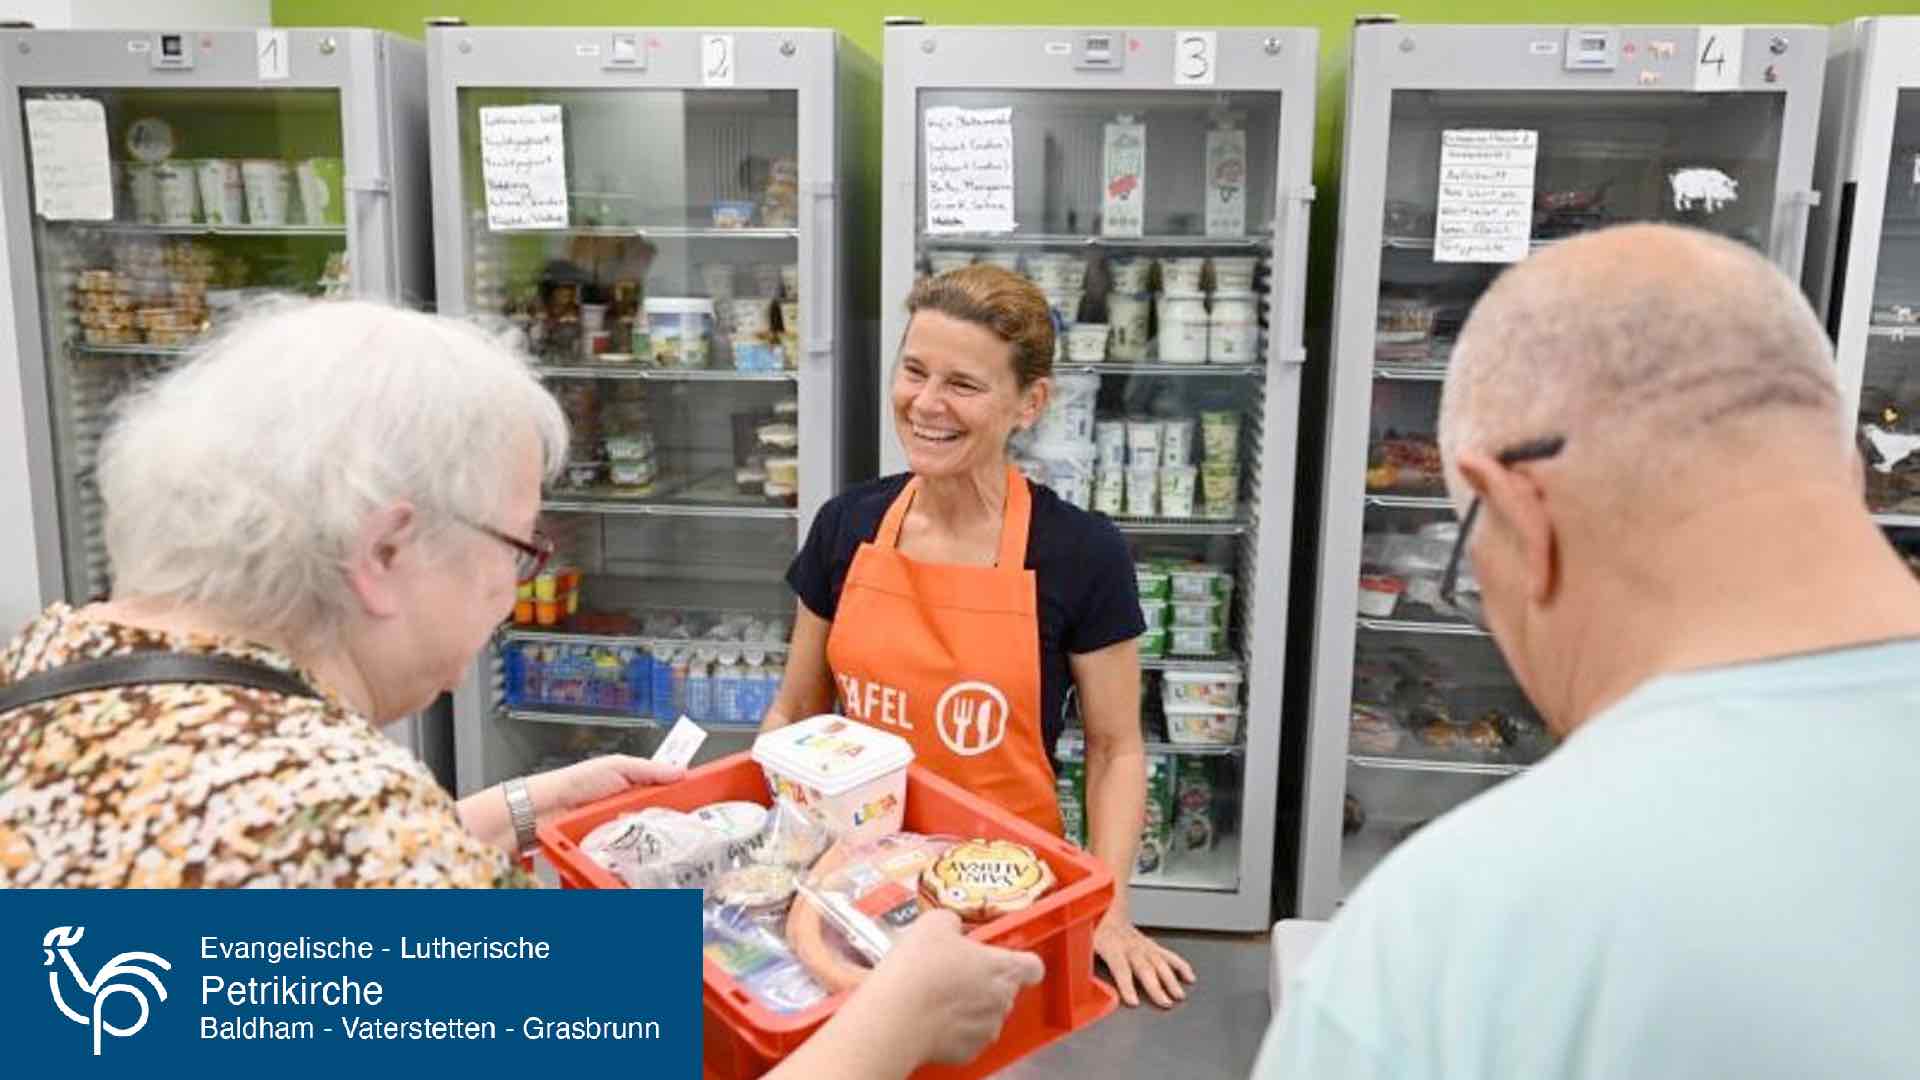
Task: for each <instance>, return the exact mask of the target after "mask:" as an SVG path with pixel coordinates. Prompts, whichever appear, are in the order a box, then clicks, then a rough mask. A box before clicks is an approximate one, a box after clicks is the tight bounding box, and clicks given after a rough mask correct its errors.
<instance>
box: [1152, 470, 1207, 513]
mask: <svg viewBox="0 0 1920 1080" xmlns="http://www.w3.org/2000/svg"><path fill="white" fill-rule="evenodd" d="M1199 472H1200V470H1199V469H1196V468H1194V467H1193V466H1192V465H1162V466H1161V467H1160V513H1161V516H1163V517H1170V518H1190V517H1192V516H1193V495H1194V486H1195V484H1194V480H1195V477H1197V476H1198V475H1199Z"/></svg>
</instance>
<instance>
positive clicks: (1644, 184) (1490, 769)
mask: <svg viewBox="0 0 1920 1080" xmlns="http://www.w3.org/2000/svg"><path fill="white" fill-rule="evenodd" d="M1783 108H1784V95H1782V94H1778V93H1733V94H1715V95H1705V94H1691V93H1650V94H1637V93H1636V94H1633V95H1621V94H1614V95H1593V94H1575V93H1551V92H1499V93H1492V92H1474V93H1465V92H1442V91H1427V90H1417V91H1416V90H1398V91H1395V92H1394V94H1393V99H1392V126H1391V136H1390V140H1389V146H1388V158H1387V163H1386V177H1387V182H1386V202H1385V205H1384V207H1383V208H1382V213H1383V241H1382V243H1383V251H1382V255H1381V263H1380V267H1381V269H1380V280H1379V283H1378V288H1379V297H1378V307H1377V312H1378V314H1377V320H1376V327H1375V331H1374V334H1373V356H1372V362H1373V376H1374V379H1373V394H1372V401H1371V412H1370V420H1369V432H1368V439H1369V445H1368V447H1367V468H1366V473H1365V494H1364V505H1365V517H1364V527H1363V528H1364V531H1363V540H1362V546H1361V557H1360V578H1359V580H1358V582H1357V583H1356V585H1357V587H1358V596H1359V601H1358V610H1359V618H1358V629H1357V633H1356V636H1355V639H1354V642H1355V643H1354V646H1353V650H1354V651H1353V681H1352V691H1351V717H1350V722H1349V725H1348V729H1347V737H1348V744H1347V759H1346V787H1345V798H1344V808H1343V809H1344V815H1343V832H1344V836H1345V840H1344V844H1343V849H1342V855H1341V862H1340V888H1341V895H1345V894H1346V893H1348V892H1351V891H1352V889H1353V887H1354V886H1355V885H1356V884H1358V882H1359V881H1360V879H1361V878H1362V877H1364V876H1365V874H1366V873H1367V872H1368V871H1369V870H1371V869H1372V867H1373V866H1374V864H1375V863H1377V862H1378V861H1379V860H1380V859H1381V858H1382V857H1383V856H1384V855H1385V854H1386V852H1388V851H1389V850H1391V849H1392V848H1393V847H1394V846H1395V845H1396V844H1398V843H1399V842H1400V841H1401V840H1403V839H1405V838H1406V837H1407V836H1408V835H1410V834H1411V833H1413V832H1414V831H1416V830H1418V829H1419V828H1420V827H1421V826H1422V825H1424V824H1425V823H1426V822H1428V821H1429V820H1431V819H1432V818H1434V817H1435V816H1437V815H1439V814H1441V813H1444V812H1446V811H1447V810H1449V809H1451V808H1452V807H1454V806H1455V805H1457V804H1459V803H1460V802H1462V801H1464V800H1466V799H1467V798H1469V797H1471V796H1473V795H1475V794H1478V793H1479V792H1481V791H1484V790H1485V789H1487V788H1488V787H1490V786H1491V785H1493V784H1494V783H1497V782H1498V781H1499V779H1500V778H1502V777H1505V776H1508V775H1511V774H1513V773H1516V772H1519V771H1521V770H1523V769H1525V768H1526V767H1527V766H1528V765H1530V764H1532V763H1533V762H1535V761H1537V760H1538V759H1539V758H1540V757H1541V756H1542V755H1544V754H1545V753H1547V752H1548V750H1550V749H1551V745H1552V742H1551V739H1550V738H1549V737H1548V735H1547V733H1546V731H1545V729H1544V727H1543V726H1542V724H1541V722H1540V720H1539V718H1538V717H1537V716H1536V715H1535V713H1534V711H1533V709H1532V708H1531V706H1530V705H1529V704H1528V702H1527V700H1526V697H1525V696H1524V695H1523V694H1522V693H1521V692H1520V690H1519V688H1518V687H1517V686H1516V685H1515V684H1514V682H1513V679H1512V676H1511V675H1510V673H1509V672H1508V671H1507V669H1506V668H1505V666H1504V664H1503V663H1502V661H1501V658H1500V655H1499V652H1498V651H1497V649H1496V648H1495V646H1494V643H1493V639H1492V638H1491V637H1489V636H1487V635H1486V634H1485V633H1483V632H1481V631H1479V630H1477V629H1475V628H1474V627H1473V626H1472V625H1471V624H1470V623H1468V622H1465V621H1464V620H1463V619H1462V618H1461V615H1460V613H1459V612H1457V611H1454V610H1451V609H1450V608H1449V607H1448V605H1447V604H1445V603H1444V602H1443V601H1442V600H1441V598H1440V595H1439V585H1440V578H1441V575H1442V573H1443V572H1444V570H1445V567H1446V561H1447V558H1448V555H1449V554H1450V552H1451V551H1452V548H1453V544H1454V541H1455V538H1456V537H1457V536H1458V533H1459V527H1458V524H1457V520H1456V517H1455V512H1454V508H1453V507H1452V506H1451V504H1449V502H1448V501H1447V499H1446V494H1445V489H1444V487H1443V484H1442V479H1441V474H1440V454H1439V449H1438V446H1437V444H1436V442H1435V438H1434V436H1435V425H1436V423H1437V420H1438V413H1439V402H1440V387H1441V381H1442V380H1443V379H1444V378H1445V375H1446V365H1447V358H1448V355H1449V353H1450V351H1451V349H1452V345H1453V339H1454V336H1455V335H1456V334H1457V332H1458V331H1459V328H1460V326H1461V324H1462V322H1463V321H1464V320H1465V318H1466V316H1467V312H1468V310H1469V309H1470V308H1471V307H1472V305H1473V303H1474V301H1475V300H1476V299H1477V298H1478V297H1479V295H1480V293H1481V292H1482V291H1483V290H1485V289H1486V287H1487V286H1488V285H1489V284H1490V283H1491V282H1492V280H1493V278H1494V276H1495V275H1496V274H1497V273H1498V272H1499V271H1500V270H1501V269H1502V264H1501V263H1496V262H1485V261H1451V260H1459V259H1462V258H1468V259H1478V258H1483V257H1485V253H1486V250H1487V249H1486V247H1484V246H1481V245H1493V246H1500V245H1516V238H1517V246H1514V247H1513V250H1511V251H1510V252H1509V254H1510V255H1511V257H1513V258H1518V257H1520V256H1523V255H1524V254H1525V253H1526V251H1527V250H1528V249H1529V248H1532V249H1537V248H1539V247H1540V246H1542V245H1545V244H1550V243H1552V242H1554V241H1556V240H1559V239H1563V238H1566V237H1569V236H1574V235H1577V234H1579V233H1581V232H1584V231H1586V230H1589V229H1594V228H1599V227H1602V226H1605V225H1608V224H1613V223H1618V222H1628V221H1665V222H1674V223H1681V224H1686V225H1690V226H1693V227H1696V228H1702V229H1708V230H1711V231H1713V232H1717V233H1720V234H1722V235H1724V236H1728V237H1731V238H1733V239H1736V240H1739V241H1741V242H1742V243H1746V244H1750V245H1753V246H1755V247H1757V248H1760V249H1762V250H1763V251H1764V250H1765V249H1766V247H1767V245H1768V242H1769V238H1770V237H1772V236H1773V227H1774V222H1773V220H1772V217H1773V212H1774V207H1775V205H1776V202H1777V200H1776V198H1775V193H1774V191H1773V190H1772V189H1773V185H1774V182H1775V181H1774V177H1775V172H1776V166H1777V162H1778V159H1779V153H1780V132H1781V118H1782V112H1783ZM1490 146H1493V147H1497V148H1498V149H1496V150H1494V151H1493V152H1492V153H1488V149H1489V147H1490ZM1463 149H1466V150H1469V151H1470V153H1465V154H1462V153H1460V151H1461V150H1463ZM1503 185H1505V186H1503ZM1516 191H1517V192H1518V194H1517V195H1516V194H1514V192H1516ZM1334 497H1335V498H1339V497H1340V496H1339V495H1338V494H1337V493H1336V494H1335V496H1334ZM1349 497H1350V496H1349ZM1468 573H1469V578H1468V580H1467V581H1465V582H1463V587H1467V588H1471V584H1472V583H1471V578H1470V573H1471V571H1470V569H1469V571H1468ZM1330 587H1331V586H1330Z"/></svg>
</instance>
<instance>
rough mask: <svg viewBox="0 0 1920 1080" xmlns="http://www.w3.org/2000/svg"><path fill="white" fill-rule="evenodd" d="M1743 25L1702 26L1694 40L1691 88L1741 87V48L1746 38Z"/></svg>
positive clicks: (1722, 88) (1724, 88)
mask: <svg viewBox="0 0 1920 1080" xmlns="http://www.w3.org/2000/svg"><path fill="white" fill-rule="evenodd" d="M1746 29H1747V28H1746V27H1744V26H1703V27H1701V28H1700V36H1699V37H1698V38H1696V39H1695V41H1694V54H1693V88H1694V89H1695V90H1738V89H1740V52H1741V48H1740V47H1741V45H1742V44H1743V43H1744V42H1745V40H1746V36H1747V33H1746Z"/></svg>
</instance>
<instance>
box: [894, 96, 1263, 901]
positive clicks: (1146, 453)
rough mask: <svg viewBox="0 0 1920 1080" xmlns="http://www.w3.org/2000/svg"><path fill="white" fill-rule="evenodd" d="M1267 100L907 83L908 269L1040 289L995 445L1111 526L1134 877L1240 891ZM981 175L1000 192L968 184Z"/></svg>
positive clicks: (1079, 803)
mask: <svg viewBox="0 0 1920 1080" xmlns="http://www.w3.org/2000/svg"><path fill="white" fill-rule="evenodd" d="M1280 101H1281V95H1280V94H1279V93H1278V92H1245V91H1236V92H1220V93H1213V94H1201V95H1196V94H1191V93H1175V92H1164V91H1163V92H1154V91H1134V92H1126V93H1113V92H1090V91H1074V90H994V91H960V90H926V91H923V92H922V93H921V94H920V97H919V116H918V118H917V120H918V123H917V127H918V129H919V131H920V133H921V139H920V159H919V167H920V174H921V176H922V177H923V179H924V182H923V183H922V184H920V185H919V214H918V223H919V244H918V252H917V259H918V263H919V269H920V270H921V271H922V272H927V273H936V274H937V273H941V272H944V271H946V270H949V269H952V268H955V267H959V266H964V265H966V264H968V263H973V262H986V263H994V264H997V265H1000V266H1004V267H1006V268H1008V269H1011V270H1017V271H1020V272H1022V273H1024V274H1025V275H1026V276H1027V277H1029V278H1031V279H1032V280H1033V281H1034V282H1035V283H1037V284H1038V285H1039V286H1040V287H1041V288H1042V289H1043V290H1045V291H1046V294H1047V297H1048V299H1049V302H1050V303H1051V304H1052V307H1053V314H1054V320H1055V324H1056V327H1057V329H1058V330H1059V332H1060V333H1059V339H1060V346H1059V352H1058V355H1057V356H1056V358H1055V379H1054V390H1053V400H1052V403H1051V406H1050V408H1049V411H1048V413H1047V415H1046V417H1045V418H1044V419H1043V420H1042V422H1041V423H1040V424H1039V425H1037V426H1036V428H1035V430H1034V431H1033V432H1032V433H1031V434H1030V436H1028V437H1022V438H1020V439H1017V440H1016V443H1015V446H1014V454H1015V459H1016V461H1017V463H1018V464H1019V465H1020V467H1021V469H1022V470H1023V471H1024V472H1025V473H1026V474H1027V475H1028V476H1029V477H1030V478H1031V479H1032V480H1033V481H1034V482H1036V483H1040V484H1046V485H1048V486H1051V487H1052V488H1053V490H1054V491H1055V492H1057V493H1058V494H1059V495H1061V497H1063V498H1065V499H1067V500H1068V501H1069V502H1072V503H1074V504H1076V505H1078V506H1080V507H1082V508H1085V509H1091V510H1097V511H1099V512H1100V513H1103V514H1106V515H1108V516H1109V517H1111V518H1112V519H1113V520H1114V521H1115V522H1117V523H1118V524H1119V526H1120V528H1121V530H1122V532H1124V533H1125V534H1126V535H1127V537H1128V539H1129V541H1130V544H1131V547H1132V550H1133V553H1134V558H1135V560H1136V563H1135V569H1136V572H1137V576H1138V581H1139V585H1140V592H1141V596H1142V608H1143V614H1144V615H1145V617H1146V622H1147V626H1148V630H1147V633H1146V636H1145V637H1144V638H1142V639H1141V655H1142V657H1143V665H1142V666H1143V667H1144V668H1145V678H1144V681H1143V684H1142V702H1141V717H1142V721H1143V724H1144V729H1145V730H1144V735H1145V738H1146V742H1147V749H1148V803H1147V821H1146V826H1145V832H1144V835H1143V836H1142V838H1141V843H1140V853H1139V857H1138V861H1137V866H1136V874H1135V877H1134V884H1135V885H1136V886H1144V887H1150V888H1156V889H1178V890H1206V891H1214V892H1224V893H1232V892H1236V891H1237V890H1238V889H1239V888H1240V886H1241V882H1240V867H1241V865H1242V860H1241V857H1240V845H1241V834H1242V816H1241V815H1242V802H1243V792H1244V791H1245V790H1246V764H1247V762H1246V750H1245V747H1246V745H1247V740H1246V735H1245V732H1244V731H1243V724H1242V719H1243V713H1244V706H1245V703H1246V700H1247V698H1246V695H1245V684H1246V682H1247V669H1246V661H1245V658H1246V656H1247V655H1248V650H1249V645H1250V643H1249V640H1248V639H1249V630H1248V627H1249V625H1250V623H1251V611H1252V609H1253V604H1254V601H1253V595H1252V594H1253V588H1252V585H1253V581H1254V553H1255V546H1254V543H1253V533H1254V522H1255V521H1257V520H1258V514H1257V509H1258V508H1257V493H1258V491H1259V471H1260V462H1261V461H1262V460H1263V456H1262V450H1263V447H1262V443H1263V439H1264V437H1265V431H1264V425H1265V419H1266V410H1265V405H1266V387H1267V380H1266V376H1267V347H1266V346H1267V323H1268V322H1269V318H1268V313H1269V311H1270V310H1271V304H1270V295H1269V294H1270V288H1271V280H1270V279H1271V273H1270V266H1269V257H1270V255H1271V241H1272V237H1273V235H1274V222H1273V221H1272V220H1271V216H1272V214H1273V208H1274V207H1275V206H1276V205H1277V200H1276V197H1275V184H1276V182H1277V180H1276V177H1275V175H1274V163H1275V162H1276V161H1277V160H1278V158H1279V137H1280V136H1279V130H1280ZM1002 167H1004V169H1005V170H1010V172H1011V187H1010V188H1006V187H1004V186H1003V187H1002V188H1001V189H1000V191H999V195H998V201H997V202H995V200H994V199H992V198H988V199H985V200H982V199H980V198H978V197H977V196H979V195H980V194H981V193H982V192H984V191H986V190H987V187H990V186H991V181H992V178H993V176H994V174H995V172H996V169H1000V168H1002ZM1000 175H1001V176H1002V177H1003V178H1004V177H1005V175H1006V174H1005V172H1001V173H1000ZM983 181H985V182H986V184H987V187H983V186H982V183H983ZM988 204H992V205H988ZM994 206H997V207H998V208H999V210H1001V211H1004V212H1005V214H1006V217H1005V218H1004V220H1002V221H1000V222H999V223H998V224H996V223H995V221H994V219H993V216H994V214H995V213H996V212H997V211H996V210H995V209H994ZM1009 225H1011V226H1012V227H1011V228H1010V229H1009V228H1008V226H1009ZM889 427H891V425H889ZM1275 572H1278V571H1275ZM1067 710H1068V715H1067V718H1066V720H1067V724H1068V729H1067V732H1066V736H1065V737H1064V738H1063V739H1062V740H1061V742H1060V743H1059V745H1058V747H1057V751H1056V773H1057V776H1058V784H1059V794H1060V800H1061V804H1062V807H1063V809H1064V811H1065V813H1064V816H1065V818H1066V820H1067V827H1068V834H1069V837H1070V838H1071V839H1074V840H1075V841H1077V842H1081V843H1085V842H1086V835H1085V823H1086V765H1085V738H1084V733H1083V731H1082V729H1081V718H1080V716H1079V712H1078V707H1077V703H1075V702H1073V701H1072V700H1071V699H1070V700H1069V702H1068V707H1067Z"/></svg>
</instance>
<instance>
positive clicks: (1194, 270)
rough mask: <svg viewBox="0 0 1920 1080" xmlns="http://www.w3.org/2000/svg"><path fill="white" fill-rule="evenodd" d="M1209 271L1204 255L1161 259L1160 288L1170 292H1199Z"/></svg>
mask: <svg viewBox="0 0 1920 1080" xmlns="http://www.w3.org/2000/svg"><path fill="white" fill-rule="evenodd" d="M1206 273H1207V260H1206V259H1205V258H1204V257H1202V256H1183V257H1180V258H1175V259H1161V260H1160V288H1161V289H1162V290H1164V291H1166V292H1169V293H1198V292H1199V291H1200V289H1201V286H1202V283H1203V281H1204V279H1205V277H1206Z"/></svg>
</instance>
